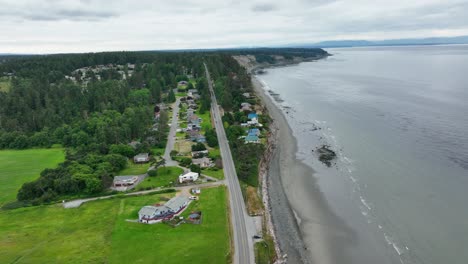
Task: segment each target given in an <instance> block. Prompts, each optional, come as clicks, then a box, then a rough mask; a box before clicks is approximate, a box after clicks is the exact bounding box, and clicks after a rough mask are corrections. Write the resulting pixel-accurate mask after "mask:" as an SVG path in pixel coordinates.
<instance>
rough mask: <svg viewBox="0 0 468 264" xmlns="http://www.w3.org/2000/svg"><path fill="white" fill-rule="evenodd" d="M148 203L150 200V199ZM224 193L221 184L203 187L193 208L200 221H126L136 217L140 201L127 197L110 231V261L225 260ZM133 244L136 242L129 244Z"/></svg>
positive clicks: (225, 220)
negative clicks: (196, 223)
mask: <svg viewBox="0 0 468 264" xmlns="http://www.w3.org/2000/svg"><path fill="white" fill-rule="evenodd" d="M150 204H151V203H150ZM226 205H227V197H226V190H225V187H224V186H221V187H217V188H210V189H203V190H202V193H201V195H200V200H199V201H195V202H193V203H192V204H191V205H190V206H189V208H187V210H186V212H184V215H187V214H188V213H189V212H190V211H192V210H200V211H202V214H203V219H202V224H200V225H191V224H182V225H180V226H178V227H176V228H172V227H169V226H167V225H165V224H155V225H143V224H135V223H128V222H125V221H124V219H127V218H136V217H137V212H138V210H139V209H140V207H141V206H142V204H141V202H140V203H137V202H132V201H131V200H130V201H128V202H127V201H126V203H125V207H124V210H123V212H124V213H122V214H121V215H119V216H118V218H117V219H118V220H117V222H116V224H115V228H114V232H113V234H112V250H111V251H112V255H111V257H110V259H109V260H110V262H111V263H167V264H170V263H226V262H228V260H229V259H230V253H229V248H230V247H229V243H230V242H229V241H230V239H229V224H228V218H227V206H226ZM132 245H135V246H132Z"/></svg>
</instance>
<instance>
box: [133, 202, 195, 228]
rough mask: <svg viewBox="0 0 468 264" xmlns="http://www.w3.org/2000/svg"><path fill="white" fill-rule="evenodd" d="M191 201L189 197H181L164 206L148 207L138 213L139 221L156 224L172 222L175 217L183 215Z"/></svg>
mask: <svg viewBox="0 0 468 264" xmlns="http://www.w3.org/2000/svg"><path fill="white" fill-rule="evenodd" d="M189 202H190V200H189V199H188V197H186V196H183V195H180V196H177V197H174V198H172V199H170V200H169V201H167V202H166V203H165V204H164V205H147V206H143V207H142V208H141V209H140V211H138V221H139V222H140V223H147V224H154V223H158V222H160V221H162V220H165V219H167V220H170V219H172V218H173V217H174V216H177V215H178V214H180V213H182V212H183V211H184V209H185V208H187V205H188V204H189Z"/></svg>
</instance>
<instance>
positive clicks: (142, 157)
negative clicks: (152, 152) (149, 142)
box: [133, 153, 149, 163]
mask: <svg viewBox="0 0 468 264" xmlns="http://www.w3.org/2000/svg"><path fill="white" fill-rule="evenodd" d="M133 161H134V162H135V163H146V162H148V161H149V154H148V153H140V154H138V155H136V156H135V157H133Z"/></svg>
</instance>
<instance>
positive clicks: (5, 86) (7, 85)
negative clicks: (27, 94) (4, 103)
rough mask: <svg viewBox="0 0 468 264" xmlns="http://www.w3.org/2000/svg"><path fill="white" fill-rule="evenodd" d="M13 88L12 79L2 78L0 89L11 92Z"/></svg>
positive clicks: (0, 79)
mask: <svg viewBox="0 0 468 264" xmlns="http://www.w3.org/2000/svg"><path fill="white" fill-rule="evenodd" d="M10 88H11V81H10V80H9V79H8V78H0V91H1V92H9V91H10Z"/></svg>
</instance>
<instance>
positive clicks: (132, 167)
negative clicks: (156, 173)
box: [117, 160, 150, 175]
mask: <svg viewBox="0 0 468 264" xmlns="http://www.w3.org/2000/svg"><path fill="white" fill-rule="evenodd" d="M149 167H150V164H149V163H141V164H137V163H133V161H131V160H129V161H128V162H127V167H126V168H125V169H123V170H121V171H119V173H117V175H140V174H145V173H146V172H147V171H148V169H149Z"/></svg>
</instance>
